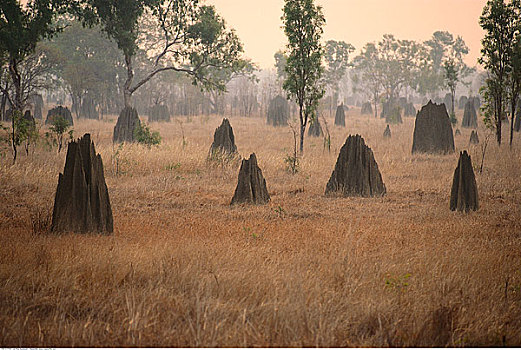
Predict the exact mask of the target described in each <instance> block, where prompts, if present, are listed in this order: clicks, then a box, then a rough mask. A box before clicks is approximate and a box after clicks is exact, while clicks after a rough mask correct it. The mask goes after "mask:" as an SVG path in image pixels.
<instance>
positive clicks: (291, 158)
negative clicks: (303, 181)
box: [284, 154, 300, 175]
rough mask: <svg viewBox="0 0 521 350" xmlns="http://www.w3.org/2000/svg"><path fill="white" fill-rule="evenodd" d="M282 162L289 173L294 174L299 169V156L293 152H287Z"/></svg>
mask: <svg viewBox="0 0 521 350" xmlns="http://www.w3.org/2000/svg"><path fill="white" fill-rule="evenodd" d="M284 163H285V164H286V170H287V171H288V172H289V173H291V174H293V175H294V174H296V173H298V172H299V170H300V162H299V157H298V156H297V155H295V154H293V155H291V154H287V155H286V157H285V158H284Z"/></svg>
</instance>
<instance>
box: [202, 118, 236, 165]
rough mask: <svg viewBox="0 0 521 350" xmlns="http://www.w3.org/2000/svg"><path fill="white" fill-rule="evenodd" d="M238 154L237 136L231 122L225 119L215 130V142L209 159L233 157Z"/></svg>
mask: <svg viewBox="0 0 521 350" xmlns="http://www.w3.org/2000/svg"><path fill="white" fill-rule="evenodd" d="M236 153H237V146H236V145H235V136H234V135H233V129H232V126H231V125H230V121H229V120H228V119H226V118H224V119H223V121H222V123H221V125H220V126H219V127H218V128H217V129H215V132H214V134H213V142H212V145H211V146H210V151H209V152H208V157H209V158H212V157H214V156H217V155H227V156H233V155H235V154H236Z"/></svg>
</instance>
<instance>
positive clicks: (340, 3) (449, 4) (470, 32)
mask: <svg viewBox="0 0 521 350" xmlns="http://www.w3.org/2000/svg"><path fill="white" fill-rule="evenodd" d="M206 3H207V4H211V5H215V7H216V8H217V10H218V12H219V13H220V14H221V15H222V16H223V17H224V19H225V20H226V22H227V23H228V26H230V27H232V28H235V30H236V31H237V34H238V35H239V37H240V39H241V40H242V42H243V43H244V47H245V55H246V57H248V58H251V59H252V60H253V61H254V62H256V63H258V64H259V65H260V66H261V67H262V68H271V67H272V66H273V64H274V59H273V54H274V53H275V52H276V51H277V50H279V49H282V48H283V47H284V43H285V36H284V32H283V30H282V28H281V26H282V22H281V20H280V17H281V15H282V7H283V5H284V0H206ZM316 3H317V4H319V5H321V6H322V7H323V10H324V15H325V17H326V27H325V31H324V36H323V38H324V39H325V40H329V39H334V40H343V41H346V42H348V43H351V44H352V45H354V46H355V48H356V52H359V50H360V49H361V48H362V47H363V45H364V44H365V43H367V42H371V41H378V40H380V39H381V38H382V35H383V34H387V33H390V34H394V35H395V36H396V37H397V38H398V39H411V40H416V41H424V40H427V39H428V38H430V36H431V35H432V33H433V32H435V31H436V30H447V31H449V32H451V33H452V34H453V35H454V36H457V35H461V36H462V37H463V39H464V40H465V42H466V43H467V46H468V47H469V49H470V52H469V54H468V56H467V57H466V60H465V61H466V62H467V64H469V65H470V66H475V65H476V64H477V62H476V60H477V58H478V57H479V55H480V49H481V42H480V40H481V38H482V36H483V32H482V30H481V28H480V26H479V23H478V22H479V16H480V15H481V12H482V9H483V6H484V5H485V3H486V0H316Z"/></svg>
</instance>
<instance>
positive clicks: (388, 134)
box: [384, 124, 391, 139]
mask: <svg viewBox="0 0 521 350" xmlns="http://www.w3.org/2000/svg"><path fill="white" fill-rule="evenodd" d="M384 138H385V139H390V138H391V128H390V127H389V124H387V127H386V128H385V130H384Z"/></svg>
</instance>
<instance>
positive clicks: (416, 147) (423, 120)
mask: <svg viewBox="0 0 521 350" xmlns="http://www.w3.org/2000/svg"><path fill="white" fill-rule="evenodd" d="M452 152H454V135H453V134H452V125H451V123H450V119H449V115H448V114H447V109H446V108H445V105H444V104H440V105H438V104H434V103H432V101H429V103H427V104H426V105H425V106H423V107H422V109H421V111H420V112H418V114H417V115H416V121H415V123H414V136H413V141H412V153H452Z"/></svg>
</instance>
